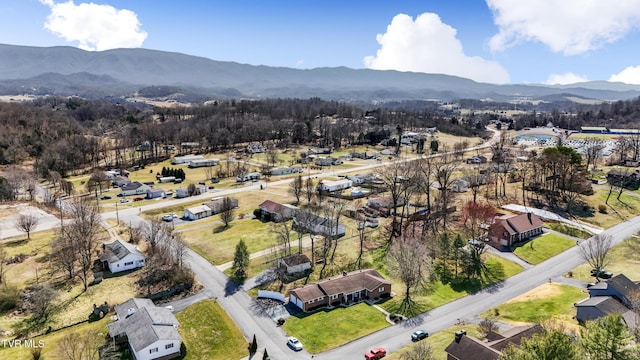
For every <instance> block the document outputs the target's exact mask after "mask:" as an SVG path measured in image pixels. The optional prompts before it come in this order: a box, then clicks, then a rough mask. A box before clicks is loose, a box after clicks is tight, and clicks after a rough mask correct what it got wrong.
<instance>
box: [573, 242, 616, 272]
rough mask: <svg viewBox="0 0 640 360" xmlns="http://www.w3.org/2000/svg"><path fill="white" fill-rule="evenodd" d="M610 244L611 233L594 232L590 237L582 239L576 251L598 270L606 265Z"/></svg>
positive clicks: (611, 244)
mask: <svg viewBox="0 0 640 360" xmlns="http://www.w3.org/2000/svg"><path fill="white" fill-rule="evenodd" d="M612 246H613V237H612V236H611V235H605V234H596V235H594V236H593V237H592V238H591V239H589V240H585V241H582V242H581V243H580V245H579V246H578V251H579V253H580V257H581V258H582V259H583V260H584V261H586V262H587V263H588V264H589V265H590V266H591V267H592V268H594V269H596V270H598V272H599V271H600V270H602V269H604V267H605V266H607V265H608V263H609V262H608V255H609V250H611V247H612ZM596 275H597V274H596ZM596 279H597V277H596Z"/></svg>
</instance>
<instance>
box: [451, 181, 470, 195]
mask: <svg viewBox="0 0 640 360" xmlns="http://www.w3.org/2000/svg"><path fill="white" fill-rule="evenodd" d="M450 189H451V191H453V192H458V193H463V192H467V191H469V182H468V181H467V180H465V179H455V180H453V181H452V182H451V186H450Z"/></svg>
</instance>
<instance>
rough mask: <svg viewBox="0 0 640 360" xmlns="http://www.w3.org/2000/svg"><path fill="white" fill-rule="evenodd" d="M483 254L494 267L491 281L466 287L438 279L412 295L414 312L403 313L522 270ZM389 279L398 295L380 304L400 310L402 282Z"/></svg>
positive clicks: (427, 307) (443, 301)
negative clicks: (415, 305) (445, 282)
mask: <svg viewBox="0 0 640 360" xmlns="http://www.w3.org/2000/svg"><path fill="white" fill-rule="evenodd" d="M483 256H484V257H485V262H486V264H487V267H489V268H490V269H495V271H494V273H495V274H494V275H495V278H494V279H492V281H485V282H484V283H482V284H480V283H477V284H474V286H467V287H465V286H460V285H457V286H456V285H452V284H443V283H442V282H440V281H434V282H432V283H430V284H429V285H428V286H427V289H425V290H423V291H418V292H417V293H416V294H414V295H413V297H412V298H413V300H414V301H415V302H416V303H417V308H416V309H415V310H414V313H411V314H404V315H406V316H414V315H417V314H419V313H422V312H425V311H428V310H431V309H433V308H436V307H438V306H441V305H444V304H446V303H449V302H451V301H453V300H456V299H459V298H461V297H464V296H466V295H469V294H470V293H473V292H475V291H478V290H480V289H481V287H485V286H489V285H491V284H494V283H497V282H500V281H502V280H504V279H507V278H509V277H511V276H513V275H515V274H517V273H519V272H520V271H522V267H520V265H518V264H515V263H513V262H510V261H508V260H505V259H503V258H500V257H497V256H494V255H491V254H486V253H485V254H483ZM390 280H392V281H394V282H393V285H392V286H393V291H394V292H396V293H397V294H399V295H397V296H396V297H394V298H393V299H391V300H389V301H386V302H385V303H383V304H380V306H381V307H383V308H384V309H385V310H387V311H389V312H391V313H395V312H401V311H400V310H399V309H400V303H401V302H402V298H403V296H402V295H400V294H403V293H404V292H403V290H404V284H403V283H402V282H399V281H397V280H394V279H390Z"/></svg>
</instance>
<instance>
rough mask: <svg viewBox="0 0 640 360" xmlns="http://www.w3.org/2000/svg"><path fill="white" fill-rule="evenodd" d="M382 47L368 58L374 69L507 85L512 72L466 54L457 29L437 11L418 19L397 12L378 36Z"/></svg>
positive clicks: (370, 66) (366, 58) (366, 64)
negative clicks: (423, 73)
mask: <svg viewBox="0 0 640 360" xmlns="http://www.w3.org/2000/svg"><path fill="white" fill-rule="evenodd" d="M376 40H377V41H378V44H380V48H379V49H378V51H377V52H376V55H375V56H367V57H365V58H364V64H365V66H366V67H368V68H370V69H376V70H399V71H415V72H425V73H437V74H447V75H455V76H460V77H464V78H468V79H472V80H475V81H479V82H488V83H496V84H504V83H508V82H509V74H508V73H507V71H506V70H505V69H504V68H503V67H502V66H501V65H500V64H498V63H497V62H494V61H488V60H485V59H483V58H481V57H478V56H467V55H465V54H464V51H463V49H462V44H461V43H460V41H459V40H458V39H457V38H456V29H454V28H452V27H451V26H449V25H447V24H444V23H442V21H441V20H440V17H439V16H438V15H437V14H433V13H424V14H422V15H420V16H418V17H417V18H416V19H415V21H414V20H413V19H412V18H411V17H410V16H408V15H405V14H398V15H396V16H395V17H394V18H393V20H392V21H391V24H389V25H388V26H387V32H386V33H384V34H378V35H377V37H376Z"/></svg>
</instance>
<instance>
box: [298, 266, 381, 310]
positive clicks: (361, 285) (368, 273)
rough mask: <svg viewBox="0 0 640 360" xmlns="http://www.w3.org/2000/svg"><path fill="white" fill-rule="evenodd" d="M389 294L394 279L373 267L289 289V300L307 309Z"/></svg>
mask: <svg viewBox="0 0 640 360" xmlns="http://www.w3.org/2000/svg"><path fill="white" fill-rule="evenodd" d="M389 296H391V282H390V281H388V280H386V279H385V278H384V277H382V275H380V273H379V272H377V271H376V270H373V269H363V270H356V271H352V272H349V273H347V272H345V273H343V274H342V275H337V276H333V277H330V278H326V279H322V280H320V281H317V282H314V283H309V284H306V285H304V286H302V287H299V288H296V289H293V290H289V302H290V303H292V304H294V305H296V306H297V307H298V308H300V309H301V310H302V311H305V312H307V311H312V310H316V309H319V308H323V307H328V306H338V305H349V304H354V303H358V302H360V301H364V300H372V301H375V300H378V299H381V298H386V297H389Z"/></svg>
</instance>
